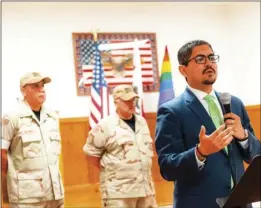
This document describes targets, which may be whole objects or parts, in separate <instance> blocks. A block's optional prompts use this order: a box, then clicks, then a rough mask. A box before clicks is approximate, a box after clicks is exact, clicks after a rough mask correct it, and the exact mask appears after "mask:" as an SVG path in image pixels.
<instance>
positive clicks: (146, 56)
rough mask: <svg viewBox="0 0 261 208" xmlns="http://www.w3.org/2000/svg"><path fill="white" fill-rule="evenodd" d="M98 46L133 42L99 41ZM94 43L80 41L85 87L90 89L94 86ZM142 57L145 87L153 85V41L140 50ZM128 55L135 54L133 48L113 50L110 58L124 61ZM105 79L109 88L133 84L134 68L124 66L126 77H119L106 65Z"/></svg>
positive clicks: (91, 41)
mask: <svg viewBox="0 0 261 208" xmlns="http://www.w3.org/2000/svg"><path fill="white" fill-rule="evenodd" d="M97 42H98V44H104V43H120V42H131V41H130V40H128V41H125V40H98V41H97ZM94 50H95V47H94V41H93V40H86V39H85V40H81V41H80V53H81V64H82V72H83V77H85V79H84V82H83V84H84V87H90V86H91V84H92V71H93V69H94V68H95V65H94V63H93V62H92V60H93V59H94ZM139 51H140V57H141V62H142V63H141V72H142V83H143V84H144V85H147V84H153V83H154V81H155V80H154V76H153V64H152V49H151V41H150V40H148V41H147V43H146V44H145V45H144V46H142V47H140V48H139ZM127 54H133V48H125V49H118V50H111V51H110V56H111V58H112V59H114V60H116V59H119V58H122V59H124V57H126V55H127ZM103 68H104V72H105V77H106V80H107V84H108V86H115V85H118V84H132V83H133V75H134V71H135V70H134V68H135V67H134V66H126V65H125V66H124V75H123V76H117V75H115V71H114V69H113V67H112V65H104V66H103Z"/></svg>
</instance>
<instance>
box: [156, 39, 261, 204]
mask: <svg viewBox="0 0 261 208" xmlns="http://www.w3.org/2000/svg"><path fill="white" fill-rule="evenodd" d="M218 60H219V56H218V55H216V54H214V51H213V49H212V47H211V45H210V44H209V43H207V42H206V41H202V40H194V41H191V42H188V43H186V44H185V45H184V46H182V47H181V48H180V49H179V51H178V61H179V64H180V66H179V71H180V73H181V74H182V75H183V76H184V77H185V79H186V81H187V83H188V86H187V88H186V89H185V91H184V93H183V94H181V95H180V96H179V97H177V98H174V99H173V100H171V101H169V102H166V103H164V104H162V105H161V106H160V108H159V109H158V113H157V126H156V141H155V142H156V151H157V154H158V162H159V166H160V171H161V175H162V176H163V178H164V179H166V180H168V181H174V184H175V188H174V189H175V190H174V205H173V207H174V208H216V207H218V205H217V203H216V198H218V197H227V196H229V194H230V191H231V189H232V188H233V186H234V185H235V184H236V183H237V182H238V181H239V179H240V178H241V177H242V175H243V174H244V166H243V161H246V162H247V163H249V162H250V161H251V159H252V158H253V157H254V156H255V155H257V154H260V149H261V145H260V141H258V139H257V138H256V137H255V135H254V132H253V128H252V127H251V124H250V121H249V117H248V114H247V112H246V109H245V107H244V105H243V103H242V101H241V100H240V99H239V98H237V97H234V96H232V98H231V113H228V114H225V115H223V113H224V111H223V110H222V109H223V108H222V105H221V104H220V99H219V94H218V93H217V92H216V91H214V89H213V86H212V85H213V84H214V83H215V81H216V78H217V62H218ZM224 119H226V121H225V123H224Z"/></svg>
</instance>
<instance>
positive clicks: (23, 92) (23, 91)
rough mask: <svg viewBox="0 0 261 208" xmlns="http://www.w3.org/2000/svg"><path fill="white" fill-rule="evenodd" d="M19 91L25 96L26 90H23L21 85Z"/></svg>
mask: <svg viewBox="0 0 261 208" xmlns="http://www.w3.org/2000/svg"><path fill="white" fill-rule="evenodd" d="M21 93H22V94H23V96H24V97H25V95H26V92H25V88H24V87H21Z"/></svg>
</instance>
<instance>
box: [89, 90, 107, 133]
mask: <svg viewBox="0 0 261 208" xmlns="http://www.w3.org/2000/svg"><path fill="white" fill-rule="evenodd" d="M109 113H110V111H109V93H108V90H107V87H104V86H102V87H101V88H100V95H99V94H98V93H97V92H96V90H95V89H94V88H93V87H92V88H91V106H90V117H89V118H90V120H89V122H90V126H91V128H93V127H94V126H95V125H96V124H97V123H98V122H99V121H100V120H101V119H102V118H104V117H106V116H107V115H109Z"/></svg>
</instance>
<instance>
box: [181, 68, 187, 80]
mask: <svg viewBox="0 0 261 208" xmlns="http://www.w3.org/2000/svg"><path fill="white" fill-rule="evenodd" d="M179 72H180V73H181V74H182V75H183V77H185V78H186V77H187V73H186V66H184V65H180V66H179Z"/></svg>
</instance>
